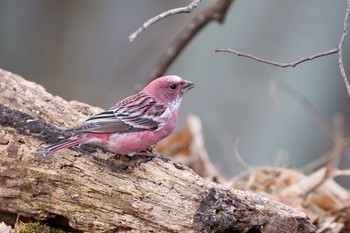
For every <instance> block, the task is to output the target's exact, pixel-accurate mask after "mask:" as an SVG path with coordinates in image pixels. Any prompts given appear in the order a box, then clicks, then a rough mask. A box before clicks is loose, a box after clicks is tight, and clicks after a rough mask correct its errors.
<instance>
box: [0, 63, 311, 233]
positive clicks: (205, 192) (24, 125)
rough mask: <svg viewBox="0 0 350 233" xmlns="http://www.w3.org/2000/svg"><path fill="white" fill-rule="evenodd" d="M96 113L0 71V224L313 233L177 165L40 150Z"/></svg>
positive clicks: (298, 220) (298, 216) (288, 214)
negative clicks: (18, 220)
mask: <svg viewBox="0 0 350 233" xmlns="http://www.w3.org/2000/svg"><path fill="white" fill-rule="evenodd" d="M99 111H101V109H98V108H94V107H91V106H88V105H86V104H83V103H79V102H77V101H70V102H67V101H65V100H63V99H62V98H60V97H58V96H53V95H51V94H49V93H47V92H46V91H45V89H44V88H43V87H41V86H40V85H38V84H35V83H33V82H29V81H26V80H24V79H23V78H21V77H19V76H17V75H15V74H12V73H10V72H7V71H4V70H1V69H0V127H1V128H0V184H1V186H0V222H1V221H9V220H8V219H9V216H18V215H20V216H25V217H31V218H35V219H38V220H43V221H46V222H48V223H52V224H54V225H55V226H59V227H61V228H64V229H68V230H70V231H75V232H248V231H249V230H254V229H255V230H257V231H254V232H259V231H260V232H281V233H283V232H315V231H316V228H315V226H314V225H312V224H311V222H310V220H309V218H308V217H307V216H306V215H305V214H304V213H302V212H300V211H298V210H296V209H293V208H291V207H289V206H286V205H284V204H281V203H278V202H276V201H272V200H270V199H268V198H265V197H262V196H258V195H256V194H254V193H251V192H245V191H239V190H228V189H227V188H224V187H223V186H221V185H219V184H216V183H213V182H210V181H208V180H205V179H204V178H202V177H200V176H199V175H197V174H195V173H194V172H193V171H192V170H191V169H189V168H187V167H185V166H183V165H182V164H180V163H177V162H173V161H170V162H164V161H163V160H160V159H154V160H152V161H150V162H147V163H139V161H140V158H134V157H133V158H128V157H125V156H118V157H116V156H115V155H114V154H112V153H109V152H106V151H103V150H101V149H99V148H94V147H90V146H81V147H74V148H72V149H66V150H62V151H60V152H58V153H56V154H54V155H52V156H49V157H45V156H43V155H41V154H40V153H38V152H36V150H37V149H38V148H41V147H43V146H46V145H47V144H50V143H54V142H57V141H58V140H59V139H60V138H61V137H64V136H67V135H65V134H64V132H63V131H62V130H61V129H66V128H69V127H73V126H76V122H78V121H79V120H82V119H86V118H87V117H88V116H91V115H92V114H96V113H98V112H99ZM141 159H142V158H141Z"/></svg>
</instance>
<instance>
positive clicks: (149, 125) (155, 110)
mask: <svg viewBox="0 0 350 233" xmlns="http://www.w3.org/2000/svg"><path fill="white" fill-rule="evenodd" d="M131 100H132V101H131ZM120 103H124V105H121V104H120ZM165 110H166V106H164V105H162V104H159V103H158V104H157V101H155V100H154V99H153V98H152V97H150V96H145V94H143V93H138V94H136V95H134V96H130V97H128V98H126V99H124V100H122V101H121V102H119V103H118V104H117V105H115V106H114V107H113V108H111V109H109V110H107V111H104V112H101V113H99V114H97V115H95V116H92V117H90V118H89V119H87V120H86V122H85V123H84V125H82V126H81V127H77V128H74V129H70V130H67V132H72V133H83V132H85V133H87V132H89V133H125V132H136V131H144V130H156V129H157V128H159V127H160V125H161V121H160V119H159V116H160V115H161V114H162V113H163V112H164V111H165Z"/></svg>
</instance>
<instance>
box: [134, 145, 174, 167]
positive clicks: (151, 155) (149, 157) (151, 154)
mask: <svg viewBox="0 0 350 233" xmlns="http://www.w3.org/2000/svg"><path fill="white" fill-rule="evenodd" d="M141 152H145V153H146V158H144V159H143V160H142V161H141V162H140V163H147V162H149V161H151V160H153V159H154V158H158V159H161V160H163V161H164V162H166V163H167V162H169V161H170V159H169V158H167V157H164V156H163V155H161V154H158V153H157V152H156V151H155V150H154V148H153V147H150V148H148V149H145V150H143V151H141Z"/></svg>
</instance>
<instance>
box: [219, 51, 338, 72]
mask: <svg viewBox="0 0 350 233" xmlns="http://www.w3.org/2000/svg"><path fill="white" fill-rule="evenodd" d="M215 52H226V53H233V54H236V55H237V56H238V57H246V58H250V59H253V60H255V61H258V62H262V63H265V64H269V65H273V66H278V67H282V68H286V67H296V66H297V65H299V64H301V63H303V62H305V61H311V60H314V59H316V58H319V57H323V56H328V55H331V54H335V53H338V52H339V49H338V48H335V49H331V50H328V51H324V52H322V53H318V54H315V55H312V56H309V57H304V58H301V59H299V60H297V61H295V62H291V63H281V62H275V61H271V60H267V59H264V58H259V57H256V56H254V55H251V54H248V53H242V52H239V51H236V50H233V49H230V48H228V49H215Z"/></svg>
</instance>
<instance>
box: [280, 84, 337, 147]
mask: <svg viewBox="0 0 350 233" xmlns="http://www.w3.org/2000/svg"><path fill="white" fill-rule="evenodd" d="M275 82H276V84H277V85H278V86H279V87H280V88H282V89H283V90H284V91H285V92H286V93H288V94H289V95H290V96H292V97H294V98H295V99H296V100H297V101H298V102H299V103H300V104H301V105H302V106H303V107H304V108H305V109H306V110H307V111H309V112H310V113H311V114H312V116H313V117H314V118H315V119H316V121H317V122H318V123H319V124H320V126H321V128H322V129H323V130H324V131H325V132H326V133H327V135H328V137H329V138H330V139H331V140H332V141H334V140H335V134H336V133H337V132H335V130H333V127H332V125H331V124H329V123H328V122H327V120H326V119H325V118H324V117H323V116H322V115H321V113H320V112H319V111H318V110H317V108H316V107H315V106H314V105H313V104H312V103H311V102H310V100H308V99H307V98H306V97H305V96H304V95H303V94H302V93H300V92H298V91H297V90H296V89H294V88H293V87H292V86H290V85H289V84H287V83H286V82H283V81H282V80H278V81H277V80H275Z"/></svg>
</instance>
